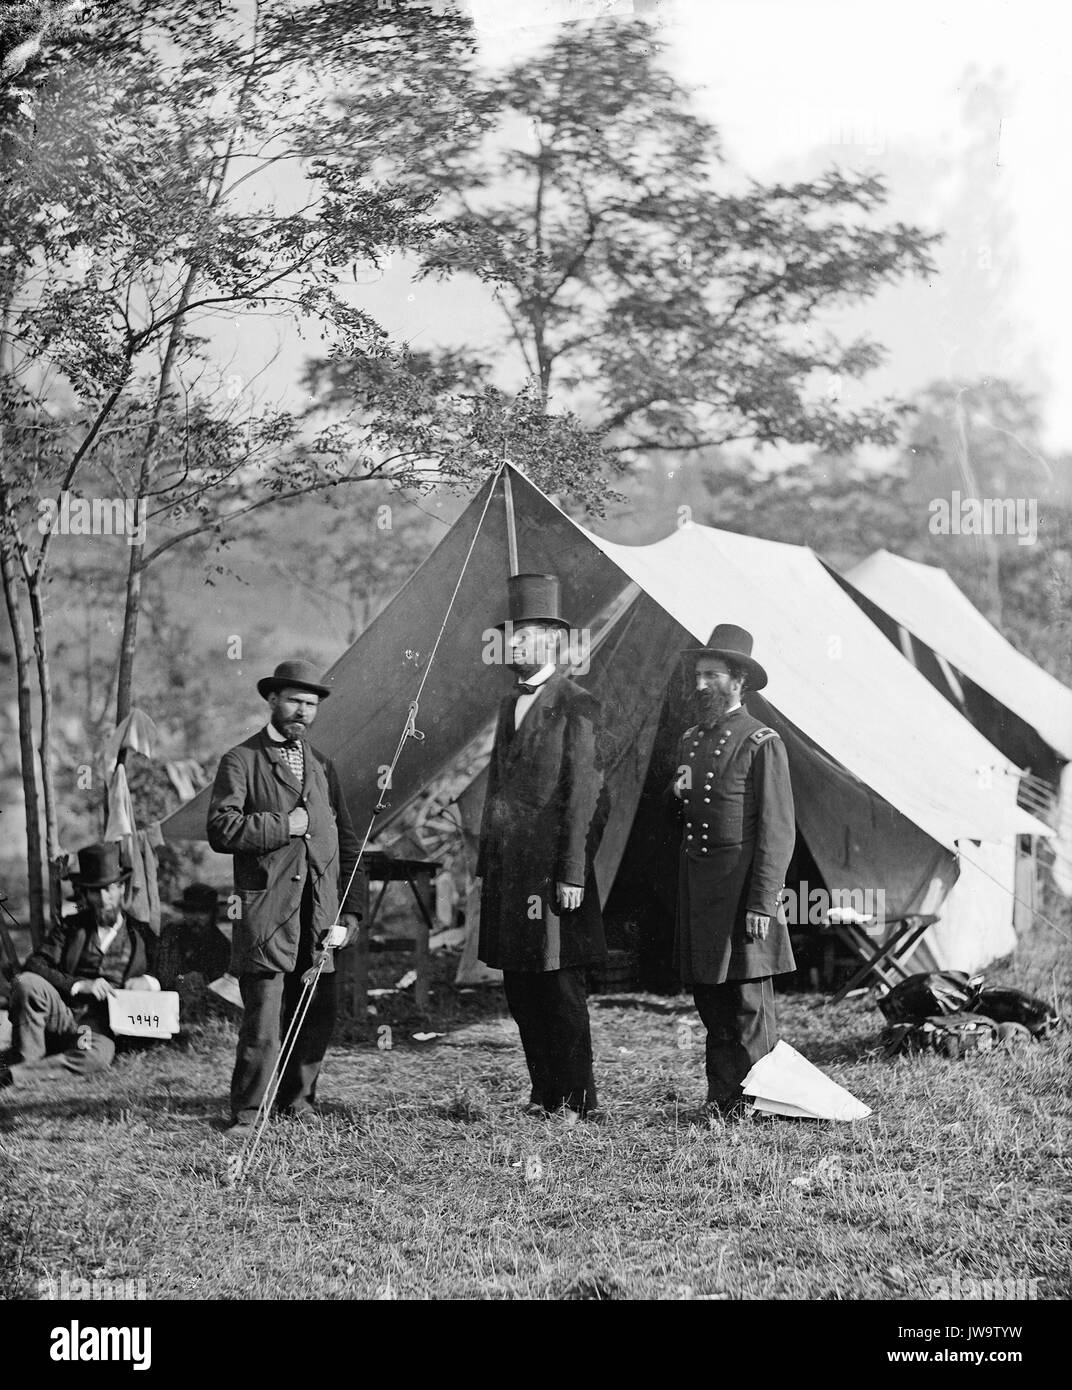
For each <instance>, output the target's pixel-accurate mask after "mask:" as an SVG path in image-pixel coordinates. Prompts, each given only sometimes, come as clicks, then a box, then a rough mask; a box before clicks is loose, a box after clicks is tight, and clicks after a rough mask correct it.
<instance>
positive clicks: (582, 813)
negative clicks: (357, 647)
mask: <svg viewBox="0 0 1072 1390" xmlns="http://www.w3.org/2000/svg"><path fill="white" fill-rule="evenodd" d="M515 704H516V695H508V696H507V697H506V698H505V699H504V700H503V702H502V704H501V705H500V707H499V721H498V725H497V727H496V730H495V744H494V747H493V748H492V753H491V763H490V765H489V768H488V788H487V793H486V795H485V798H484V812H483V820H482V823H481V829H480V853H479V857H478V861H477V875H478V877H480V878H481V880H482V884H481V899H480V949H479V954H480V959H481V960H482V961H484V962H485V964H487V965H490V966H492V967H494V968H497V969H500V970H535V971H547V970H561V969H564V968H566V967H572V966H584V965H591V964H594V963H596V962H598V961H600V960H602V959H603V958H604V956H605V955H606V942H605V939H604V935H603V914H602V912H601V910H600V905H599V892H598V889H597V887H596V880H595V874H594V872H593V869H592V860H593V856H594V855H595V852H596V849H597V848H598V846H599V840H600V837H601V835H602V832H603V826H604V825H605V823H606V807H607V797H606V789H605V786H604V779H603V771H602V767H601V759H600V757H599V753H598V751H597V739H598V732H599V729H598V725H599V702H598V701H597V700H596V699H595V698H594V697H593V696H591V695H589V694H588V692H587V691H585V690H583V689H582V688H581V687H580V686H579V685H577V684H575V682H573V681H571V680H570V679H569V678H568V677H566V676H564V675H562V674H560V673H556V674H555V675H553V676H551V677H549V678H548V680H547V681H545V682H544V684H543V685H542V686H541V687H540V689H539V693H538V694H537V696H536V698H535V700H534V701H533V703H532V705H531V706H530V707H529V710H528V712H527V713H526V715H525V717H524V719H523V720H522V722H521V727H520V729H518V730H516V731H515V729H514V707H515ZM557 883H571V884H575V885H583V887H584V897H583V899H582V901H581V906H580V907H579V908H578V909H577V910H576V911H573V912H564V913H560V912H559V911H558V904H557V898H556V892H555V885H556V884H557Z"/></svg>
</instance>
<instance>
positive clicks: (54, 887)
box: [28, 577, 63, 923]
mask: <svg viewBox="0 0 1072 1390" xmlns="http://www.w3.org/2000/svg"><path fill="white" fill-rule="evenodd" d="M28 589H29V594H30V620H31V622H32V624H33V639H34V659H35V660H36V662H37V686H38V691H39V693H40V697H41V727H40V734H41V742H40V747H39V753H40V759H41V787H42V791H43V793H44V803H45V850H46V853H47V855H48V901H49V909H50V914H51V918H52V921H53V923H57V922H58V921H59V920H60V917H61V916H62V914H63V887H62V884H61V881H60V868H61V866H60V862H59V859H60V837H59V824H58V821H57V816H56V783H55V778H54V777H53V775H52V768H53V756H52V673H51V669H50V667H49V661H48V638H47V636H46V633H45V606H44V599H43V597H42V594H41V584H40V581H39V580H38V579H37V578H36V577H35V578H34V579H32V580H31V581H30V583H29V585H28Z"/></svg>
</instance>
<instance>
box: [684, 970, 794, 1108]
mask: <svg viewBox="0 0 1072 1390" xmlns="http://www.w3.org/2000/svg"><path fill="white" fill-rule="evenodd" d="M692 997H693V999H695V1001H696V1008H697V1011H698V1013H699V1015H700V1018H701V1019H702V1020H703V1025H704V1027H705V1028H706V1029H707V1059H706V1060H707V1099H708V1101H709V1102H710V1103H712V1104H715V1105H729V1104H730V1103H732V1102H733V1101H735V1100H740V1099H741V1082H742V1081H743V1080H744V1079H745V1077H746V1076H747V1075H748V1073H749V1072H750V1071H751V1070H752V1068H753V1067H754V1066H755V1064H756V1063H757V1062H758V1061H759V1060H760V1058H761V1057H766V1055H767V1053H768V1052H770V1051H771V1049H772V1048H773V1047H774V1044H775V1043H776V1042H777V1041H778V1019H777V1016H776V1013H775V1007H774V981H773V979H772V978H771V977H770V975H764V976H762V977H761V978H759V979H755V980H726V981H724V982H723V983H722V984H720V985H693V987H692Z"/></svg>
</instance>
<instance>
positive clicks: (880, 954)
mask: <svg viewBox="0 0 1072 1390" xmlns="http://www.w3.org/2000/svg"><path fill="white" fill-rule="evenodd" d="M937 921H938V918H937V916H936V915H935V914H934V913H933V912H907V913H904V914H903V915H902V916H900V917H887V918H886V919H885V920H884V922H883V923H882V926H883V927H884V928H885V929H886V932H885V934H884V936H883V939H882V940H881V941H876V940H875V938H874V937H873V936H872V935H871V934H870V933H869V932H868V931H867V930H866V927H867V924H868V919H863V920H860V919H856V918H853V917H851V916H848V915H845V916H835V915H834V913H833V912H831V913H828V914H827V919H826V926H827V929H828V930H829V931H832V932H833V933H834V934H835V935H836V936H837V937H838V938H839V940H841V941H843V942H844V943H845V945H846V946H848V948H849V950H850V951H851V952H852V953H853V955H855V956H859V958H860V959H861V960H862V961H863V964H862V965H861V966H860V968H859V970H857V971H856V972H855V974H853V975H851V976H850V977H849V979H848V980H846V981H845V983H844V984H843V985H842V986H841V988H840V989H839V990H838V991H837V992H836V993H835V994H833V995H832V996H831V998H830V1003H831V1004H839V1003H840V1002H841V1001H842V999H844V998H845V996H846V995H847V994H850V993H851V992H852V991H853V990H854V989H856V988H857V987H858V986H860V985H862V984H863V983H864V981H865V980H866V979H867V978H868V977H869V976H871V975H874V976H876V977H877V979H878V981H879V982H880V983H881V984H883V985H885V987H886V989H893V987H894V985H896V984H899V983H900V981H901V980H907V979H908V977H909V975H910V974H911V973H912V972H911V971H910V970H906V969H905V967H904V966H903V965H902V964H901V962H902V960H903V959H904V958H905V957H906V956H908V955H909V954H910V953H911V951H912V949H913V948H914V947H915V946H916V945H917V944H918V943H919V941H920V940H921V938H922V937H923V934H924V932H925V931H926V930H927V928H928V927H930V926H933V925H934V923H935V922H937Z"/></svg>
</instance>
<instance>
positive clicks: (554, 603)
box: [495, 574, 569, 631]
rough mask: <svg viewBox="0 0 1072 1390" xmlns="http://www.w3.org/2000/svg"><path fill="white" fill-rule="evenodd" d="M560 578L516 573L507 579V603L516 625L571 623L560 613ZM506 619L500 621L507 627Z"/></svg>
mask: <svg viewBox="0 0 1072 1390" xmlns="http://www.w3.org/2000/svg"><path fill="white" fill-rule="evenodd" d="M558 590H559V586H558V577H557V576H556V575H553V574H512V575H510V576H509V578H508V579H507V581H506V602H507V608H508V610H509V613H510V617H509V618H508V619H507V620H506V622H509V623H510V624H511V625H512V626H513V627H522V626H524V624H525V623H547V624H548V625H549V626H551V627H564V628H566V629H567V631H568V630H569V623H568V622H567V621H566V619H565V618H563V617H562V616H561V615H560V613H559V592H558ZM506 622H501V623H496V624H495V626H496V627H505V626H506Z"/></svg>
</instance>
